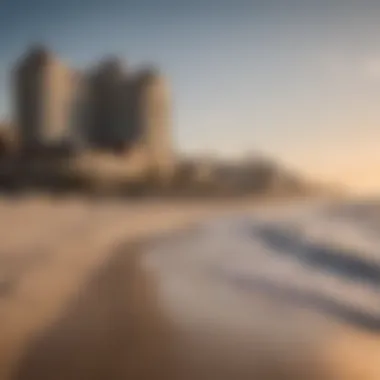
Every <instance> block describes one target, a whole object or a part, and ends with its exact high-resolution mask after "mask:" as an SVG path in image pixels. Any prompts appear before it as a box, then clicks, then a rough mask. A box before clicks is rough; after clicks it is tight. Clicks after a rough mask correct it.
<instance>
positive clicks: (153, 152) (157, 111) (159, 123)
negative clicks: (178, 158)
mask: <svg viewBox="0 0 380 380" xmlns="http://www.w3.org/2000/svg"><path fill="white" fill-rule="evenodd" d="M132 110H133V117H132V118H133V124H134V126H133V129H134V130H137V131H139V132H140V141H141V143H142V144H143V146H144V148H145V149H146V154H147V156H148V161H149V163H150V169H151V170H152V172H156V173H158V174H159V176H161V177H162V176H164V177H165V176H170V175H171V174H172V172H173V169H174V167H173V166H174V155H173V150H172V141H171V138H172V131H171V128H170V127H171V125H170V124H171V120H170V118H171V107H170V94H169V88H168V84H167V82H166V80H165V78H164V77H163V76H161V75H160V74H159V73H158V72H156V71H155V70H144V71H142V72H140V73H138V75H137V76H136V77H135V78H134V81H133V84H132Z"/></svg>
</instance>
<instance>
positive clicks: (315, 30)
mask: <svg viewBox="0 0 380 380" xmlns="http://www.w3.org/2000/svg"><path fill="white" fill-rule="evenodd" d="M379 16H380V4H376V3H375V2H370V1H361V2H360V5H359V4H358V3H355V2H354V1H349V0H348V1H344V0H341V1H318V2H315V1H303V2H302V1H292V0H288V1H280V0H277V1H268V2H265V3H264V2H257V1H250V2H247V1H241V0H240V1H239V0H238V1H235V2H234V3H233V4H232V3H229V2H227V1H216V0H208V1H204V2H199V3H198V2H196V3H190V2H182V1H177V2H174V1H166V0H164V1H160V2H159V4H158V2H157V3H154V2H153V1H149V0H143V1H139V2H134V1H121V0H118V1H116V0H114V1H108V2H107V3H105V2H100V1H96V0H94V1H83V2H82V3H81V4H79V3H76V2H75V1H73V0H68V1H66V2H61V3H48V4H44V2H43V1H42V0H37V1H35V2H33V7H31V8H30V5H28V2H26V1H21V0H16V1H9V0H6V1H3V2H2V3H1V4H0V28H1V33H0V46H1V52H0V117H1V116H8V117H9V116H10V114H11V111H10V110H11V101H10V88H9V78H8V74H9V71H10V68H11V67H12V64H13V63H14V62H15V60H17V58H18V57H19V56H20V55H21V54H22V53H23V52H24V51H25V49H26V48H27V46H28V45H29V44H30V43H33V42H43V43H45V44H46V45H47V46H48V47H50V48H51V49H52V50H53V51H54V52H56V53H57V54H58V55H59V56H60V57H62V59H63V60H65V61H66V62H68V63H69V64H70V65H72V66H74V67H79V68H81V67H85V66H86V65H88V64H91V63H92V62H94V60H97V59H98V58H101V57H102V56H103V55H104V54H107V53H111V54H119V55H120V56H121V57H123V58H125V60H126V66H127V67H128V66H130V67H131V68H134V67H136V66H138V65H139V64H141V63H144V62H147V63H150V62H153V63H154V64H157V65H158V66H159V67H160V69H161V70H162V71H163V72H164V74H165V75H166V76H167V77H168V78H169V80H170V82H171V86H172V89H173V107H174V112H175V113H174V120H173V128H174V133H175V142H176V145H177V146H178V148H179V150H180V151H183V152H185V153H194V152H198V151H199V152H202V153H207V152H211V153H216V154H219V155H222V156H227V157H236V156H239V155H246V154H247V153H249V152H252V151H253V152H255V151H259V152H263V153H264V154H266V155H270V156H272V157H274V159H280V160H282V161H283V162H285V163H286V164H287V165H289V166H291V167H294V168H295V169H297V170H299V171H301V172H302V173H305V175H307V176H309V177H312V178H316V179H321V180H323V181H332V182H337V183H342V184H345V185H347V186H349V187H350V188H352V189H353V190H355V191H357V192H380V180H379V179H377V171H378V170H379V169H380V154H378V153H377V150H378V148H377V145H378V144H377V141H378V140H379V141H380V129H379V128H378V126H379V125H380V114H379V112H378V110H377V108H378V107H377V100H378V99H379V100H380V44H378V43H377V38H376V37H377V36H378V35H379V34H380V24H379V22H378V20H379Z"/></svg>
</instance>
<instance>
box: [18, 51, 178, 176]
mask: <svg viewBox="0 0 380 380" xmlns="http://www.w3.org/2000/svg"><path fill="white" fill-rule="evenodd" d="M14 75H15V77H14V79H15V86H14V87H15V114H16V120H15V122H16V126H17V131H18V135H19V140H20V146H21V148H22V149H23V150H25V151H40V150H41V149H45V148H53V151H55V150H56V148H57V147H61V146H63V147H65V146H69V147H70V148H75V149H76V151H77V152H78V151H79V152H82V153H85V151H87V152H86V157H87V156H88V155H87V153H89V154H90V155H91V152H93V154H94V158H95V156H96V157H98V158H99V157H102V160H105V155H104V154H103V153H105V154H106V155H107V154H109V153H110V154H112V153H117V155H120V158H122V160H120V162H119V163H120V165H121V166H120V171H121V172H124V168H123V165H124V166H125V165H131V167H133V168H134V171H138V170H140V171H141V172H144V173H151V174H152V175H153V176H154V175H157V176H159V177H167V176H170V175H171V174H172V172H173V166H174V157H173V151H172V141H171V134H172V131H171V128H170V121H171V120H170V114H171V107H170V96H169V90H168V84H167V82H166V80H165V79H164V78H163V77H162V76H161V75H160V74H159V73H158V72H157V71H156V70H154V69H149V70H143V71H139V72H137V73H136V74H129V73H127V72H126V70H125V69H124V67H123V64H122V62H121V61H120V60H119V59H118V58H114V57H111V58H107V59H105V60H103V61H102V62H100V64H99V65H97V66H96V67H95V68H94V69H92V70H89V71H88V72H83V73H81V74H79V73H78V72H76V71H73V70H72V69H71V68H69V67H67V66H65V65H64V64H63V63H62V62H61V61H60V60H58V59H57V58H56V57H55V56H54V55H53V54H51V53H50V52H48V51H47V50H46V49H44V48H41V47H36V48H33V49H31V50H30V51H29V52H28V53H27V54H26V55H25V56H24V57H23V58H22V59H21V60H20V62H19V63H18V65H17V67H16V69H15V73H14ZM95 151H97V152H95ZM99 159H100V158H99ZM108 161H109V162H112V168H117V170H116V169H115V171H117V172H118V173H119V166H118V165H119V163H118V162H114V160H113V159H109V160H108ZM96 162H97V160H95V159H91V158H89V159H86V165H87V163H89V165H92V164H94V165H95V163H96ZM110 165H111V164H110ZM107 167H108V166H107ZM137 168H139V169H137ZM125 170H126V172H127V171H128V170H127V169H125Z"/></svg>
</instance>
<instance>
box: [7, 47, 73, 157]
mask: <svg viewBox="0 0 380 380" xmlns="http://www.w3.org/2000/svg"><path fill="white" fill-rule="evenodd" d="M77 85H78V81H77V77H76V75H75V73H74V72H73V71H72V70H71V69H70V68H68V67H67V66H65V65H64V64H63V63H62V62H61V61H59V60H58V59H57V58H56V57H55V56H54V55H53V54H51V53H50V52H48V51H47V50H45V49H43V48H33V49H31V50H30V51H29V52H28V53H27V55H26V56H25V57H24V58H23V59H22V60H21V61H20V62H19V64H18V65H17V67H16V70H15V83H14V88H15V114H16V125H17V128H18V135H19V139H20V144H21V148H22V149H25V150H34V149H41V148H42V147H50V146H59V145H62V144H64V143H65V142H67V140H68V139H69V135H70V131H71V130H72V128H73V126H72V124H73V121H74V116H73V112H74V104H73V102H74V99H75V96H74V94H75V92H76V91H77V88H76V86H77Z"/></svg>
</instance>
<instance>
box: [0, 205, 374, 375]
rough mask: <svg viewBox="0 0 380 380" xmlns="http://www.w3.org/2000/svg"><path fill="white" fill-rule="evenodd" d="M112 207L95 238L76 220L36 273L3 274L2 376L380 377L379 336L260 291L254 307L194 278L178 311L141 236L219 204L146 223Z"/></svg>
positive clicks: (33, 266)
mask: <svg viewBox="0 0 380 380" xmlns="http://www.w3.org/2000/svg"><path fill="white" fill-rule="evenodd" d="M114 206H115V209H114V210H113V211H112V212H110V208H109V206H107V205H105V208H104V209H100V208H99V209H98V210H97V211H96V212H97V213H98V214H97V215H98V216H97V220H98V221H99V225H96V223H95V220H94V221H93V226H92V227H91V229H90V233H89V235H88V236H87V235H86V234H85V233H84V232H83V229H79V226H81V224H80V223H79V224H78V225H77V230H78V229H79V231H80V232H79V233H78V234H74V236H77V240H75V239H73V240H72V241H71V242H70V244H69V243H68V242H67V241H66V239H62V246H61V247H60V249H61V251H59V252H56V253H55V254H54V255H53V254H52V253H51V252H49V250H47V252H45V254H42V253H40V254H39V255H38V252H37V253H35V257H34V256H33V255H32V253H30V254H29V256H30V257H34V260H30V263H29V264H28V265H29V267H27V268H24V269H23V270H21V269H20V265H19V264H17V262H14V263H13V265H14V267H15V268H16V269H17V268H18V272H17V270H15V268H13V270H12V271H11V270H10V269H9V268H8V269H9V271H8V272H9V273H11V272H12V273H13V277H11V278H8V280H9V281H8V282H6V281H3V286H2V291H1V295H0V318H1V329H2V331H1V334H0V370H1V373H0V375H1V376H0V378H1V379H16V380H27V379H28V380H29V379H31V380H34V379H36V380H37V379H41V380H48V379H49V380H50V379H54V380H55V379H74V380H75V379H89V380H92V379H96V380H97V379H99V380H101V379H142V380H143V379H184V380H193V379H194V380H195V379H197V380H198V379H201V380H203V379H204V380H206V379H218V380H219V379H221V380H223V379H226V380H227V379H242V380H245V379H334V380H335V379H338V380H339V379H342V380H346V379H347V380H348V379H363V380H367V379H368V380H371V379H379V378H380V377H379V376H380V374H379V370H380V368H379V365H378V364H377V361H378V357H380V337H379V336H378V334H376V333H373V332H368V331H365V330H364V329H360V328H358V327H356V326H350V325H345V324H343V323H341V322H340V321H335V320H331V319H330V318H329V317H328V316H323V315H322V316H321V315H315V314H314V313H313V312H311V311H310V310H304V309H302V308H298V307H294V305H289V304H286V303H285V304H284V303H282V302H277V301H274V300H273V299H271V298H270V297H269V298H268V296H267V295H266V294H263V293H261V292H257V293H256V294H255V295H252V297H253V299H252V300H251V301H252V302H249V303H247V302H246V299H239V298H236V297H235V295H233V294H229V292H228V291H227V290H226V289H224V288H223V287H220V286H219V285H220V284H218V283H211V282H209V281H208V279H207V278H203V277H202V276H195V275H194V276H193V275H191V273H190V274H189V275H190V276H191V277H190V278H189V279H187V284H190V287H189V288H188V290H187V293H186V292H185V293H184V292H183V290H182V291H181V292H180V293H178V294H175V287H174V288H172V292H173V295H172V296H171V299H172V300H174V301H175V300H177V301H178V302H175V304H178V305H181V307H180V310H177V311H176V312H173V310H172V309H171V308H170V305H167V304H166V303H165V300H164V299H163V297H162V295H163V289H162V286H161V283H162V278H161V277H160V273H158V272H157V271H155V270H154V269H153V268H152V267H150V266H149V265H146V254H147V248H146V247H147V245H146V243H145V242H144V240H145V238H146V236H149V235H151V234H152V233H153V232H154V231H155V232H157V231H162V230H171V229H174V228H178V226H179V225H184V226H186V225H187V224H188V223H194V222H196V220H199V218H201V219H202V218H203V217H206V216H211V215H216V214H217V213H218V212H220V211H221V209H220V208H219V209H216V208H214V209H211V208H209V209H207V210H206V209H205V207H204V206H198V208H194V206H193V207H192V208H191V209H190V208H188V209H186V210H185V209H184V208H183V209H182V210H181V212H179V211H178V210H177V211H172V214H171V216H170V217H167V215H168V214H166V218H164V217H163V215H160V212H159V211H161V212H163V210H165V208H160V207H161V206H151V207H150V208H148V209H147V210H146V211H145V212H146V213H147V214H148V215H149V213H150V212H151V211H152V207H153V208H154V207H155V209H154V211H155V213H152V216H151V218H149V219H145V223H143V225H144V226H143V227H142V225H141V221H140V222H139V223H140V226H139V225H137V224H138V223H136V220H135V223H134V228H133V222H132V220H133V219H131V217H129V218H127V219H125V218H124V214H125V212H126V210H120V207H119V205H114ZM239 207H240V206H239ZM244 208H246V207H244ZM237 209H238V207H235V208H233V210H237ZM107 210H108V211H107ZM231 210H232V208H230V209H229V210H227V209H226V208H224V210H223V212H231ZM137 211H138V210H137ZM137 211H136V213H137ZM54 212H56V211H54ZM129 212H132V211H131V210H129ZM175 212H177V213H175ZM86 213H87V216H88V211H84V212H83V214H86ZM79 214H80V213H78V215H79ZM65 215H66V214H65ZM67 215H69V213H68V214H67ZM92 215H95V214H94V213H93V214H92ZM121 215H123V217H122V218H121V219H120V217H121ZM153 215H155V216H153ZM140 216H141V213H140ZM67 218H68V217H67ZM70 218H72V216H70ZM70 218H68V219H70ZM107 218H108V219H107ZM145 218H146V215H145ZM94 219H95V218H94ZM141 220H143V219H141ZM163 220H166V222H165V223H164V222H163ZM70 222H71V223H73V222H72V220H70ZM111 222H112V223H111ZM85 223H86V225H88V222H85ZM105 226H108V227H107V228H111V230H112V234H111V232H110V230H106V229H105V228H106V227H105ZM126 226H128V227H129V233H130V237H129V238H126V237H125V235H126V231H125V228H126ZM45 227H46V226H45ZM35 228H36V229H38V228H37V226H35ZM74 232H76V231H75V228H74ZM70 233H72V232H70ZM121 237H124V240H120V238H121ZM132 237H135V238H136V239H137V241H136V242H131V239H132ZM56 239H57V238H56V237H54V241H57V240H56ZM65 241H66V243H65V244H63V242H65ZM74 241H75V244H74ZM14 242H16V240H15V241H14ZM8 244H10V240H8ZM21 262H23V261H21ZM175 269H176V268H173V271H174V272H175ZM161 275H162V274H161ZM12 281H13V282H12ZM179 281H183V278H179ZM176 297H177V298H176ZM226 305H228V310H229V312H226Z"/></svg>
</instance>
